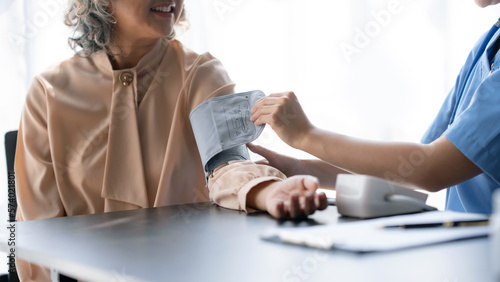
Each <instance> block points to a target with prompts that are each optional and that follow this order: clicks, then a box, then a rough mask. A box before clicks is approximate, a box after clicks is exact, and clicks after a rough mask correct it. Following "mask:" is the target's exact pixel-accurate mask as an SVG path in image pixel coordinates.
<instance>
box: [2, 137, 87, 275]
mask: <svg viewBox="0 0 500 282" xmlns="http://www.w3.org/2000/svg"><path fill="white" fill-rule="evenodd" d="M16 145H17V130H15V131H9V132H7V133H6V134H5V157H6V159H7V180H8V183H7V184H8V186H7V187H8V198H7V201H8V209H9V222H15V221H16V211H17V199H16V182H15V174H14V159H15V156H16ZM10 270H11V268H10V267H9V274H4V275H1V276H0V282H4V281H9V282H19V277H18V276H17V271H10ZM14 270H15V269H14ZM59 281H60V282H73V281H77V280H75V279H73V278H70V277H67V276H64V275H62V274H59Z"/></svg>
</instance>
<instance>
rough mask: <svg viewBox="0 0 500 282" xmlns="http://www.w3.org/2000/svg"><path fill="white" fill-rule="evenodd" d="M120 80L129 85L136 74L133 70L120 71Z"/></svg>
mask: <svg viewBox="0 0 500 282" xmlns="http://www.w3.org/2000/svg"><path fill="white" fill-rule="evenodd" d="M119 78H120V82H121V83H122V84H123V86H129V85H130V83H132V81H133V80H134V75H133V74H132V73H131V72H128V71H126V72H122V73H120V76H119Z"/></svg>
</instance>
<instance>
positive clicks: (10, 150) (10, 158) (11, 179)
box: [0, 130, 19, 282]
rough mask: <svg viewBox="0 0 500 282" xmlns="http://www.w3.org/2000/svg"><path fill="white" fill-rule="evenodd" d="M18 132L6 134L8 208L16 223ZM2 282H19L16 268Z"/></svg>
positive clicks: (3, 277) (0, 277)
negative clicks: (15, 170) (15, 164)
mask: <svg viewBox="0 0 500 282" xmlns="http://www.w3.org/2000/svg"><path fill="white" fill-rule="evenodd" d="M16 143H17V130H16V131H9V132H7V133H6V134H5V157H6V159H7V187H8V190H7V197H8V198H7V206H8V211H9V222H15V221H16V209H17V200H16V183H15V176H14V158H15V155H16ZM0 281H12V282H19V277H18V276H17V272H16V271H15V268H12V266H10V264H9V273H8V274H4V275H2V276H0Z"/></svg>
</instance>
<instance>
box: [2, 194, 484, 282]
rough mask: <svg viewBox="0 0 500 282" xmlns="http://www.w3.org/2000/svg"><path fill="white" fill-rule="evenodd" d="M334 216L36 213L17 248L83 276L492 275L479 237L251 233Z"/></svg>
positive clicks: (450, 280) (448, 279)
mask: <svg viewBox="0 0 500 282" xmlns="http://www.w3.org/2000/svg"><path fill="white" fill-rule="evenodd" d="M338 220H343V219H342V218H340V219H339V218H338V214H337V211H336V208H335V207H333V206H331V207H329V208H328V209H327V210H326V211H322V212H318V213H316V214H315V215H313V216H311V217H310V219H308V220H307V221H302V222H292V221H285V222H280V221H277V220H274V219H272V218H271V217H270V216H269V215H267V214H255V215H245V214H244V213H241V212H237V211H231V210H226V209H223V208H220V207H217V206H214V205H212V204H209V203H203V204H190V205H181V206H171V207H163V208H153V209H143V210H134V211H123V212H114V213H105V214H94V215H84V216H75V217H65V218H56V219H47V220H37V221H28V222H21V223H18V225H17V228H18V233H17V238H16V241H17V248H18V253H17V255H18V256H19V257H20V258H23V259H26V260H30V261H32V262H35V263H38V264H40V265H43V266H46V267H51V268H55V269H57V270H58V271H60V273H62V274H65V275H68V276H72V277H75V278H80V279H85V280H89V281H416V282H417V281H418V282H421V281H440V282H467V281H482V282H488V281H493V279H492V276H491V274H490V273H491V270H490V267H491V266H490V265H489V242H488V239H487V238H480V239H472V240H464V241H459V242H450V243H446V244H440V245H434V246H427V247H421V248H414V249H408V250H401V251H396V252H388V253H373V254H355V253H348V252H341V251H335V250H333V251H319V250H316V249H309V248H305V247H299V246H292V245H284V244H276V243H271V242H266V241H262V240H261V239H260V238H259V235H260V234H262V233H263V232H264V231H266V230H267V229H268V228H272V227H276V226H293V225H297V226H307V225H315V224H326V223H335V222H337V221H338ZM3 232H5V231H3ZM2 238H6V237H5V236H2ZM6 247H7V246H6V242H5V239H2V242H1V248H2V249H3V250H4V251H6V250H7V249H6Z"/></svg>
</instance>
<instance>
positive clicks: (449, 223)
mask: <svg viewBox="0 0 500 282" xmlns="http://www.w3.org/2000/svg"><path fill="white" fill-rule="evenodd" d="M488 222H489V220H488V219H481V220H468V221H444V222H436V223H418V224H399V225H385V226H382V227H381V228H383V229H387V228H401V229H412V228H429V227H446V228H450V227H466V226H485V225H488Z"/></svg>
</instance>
